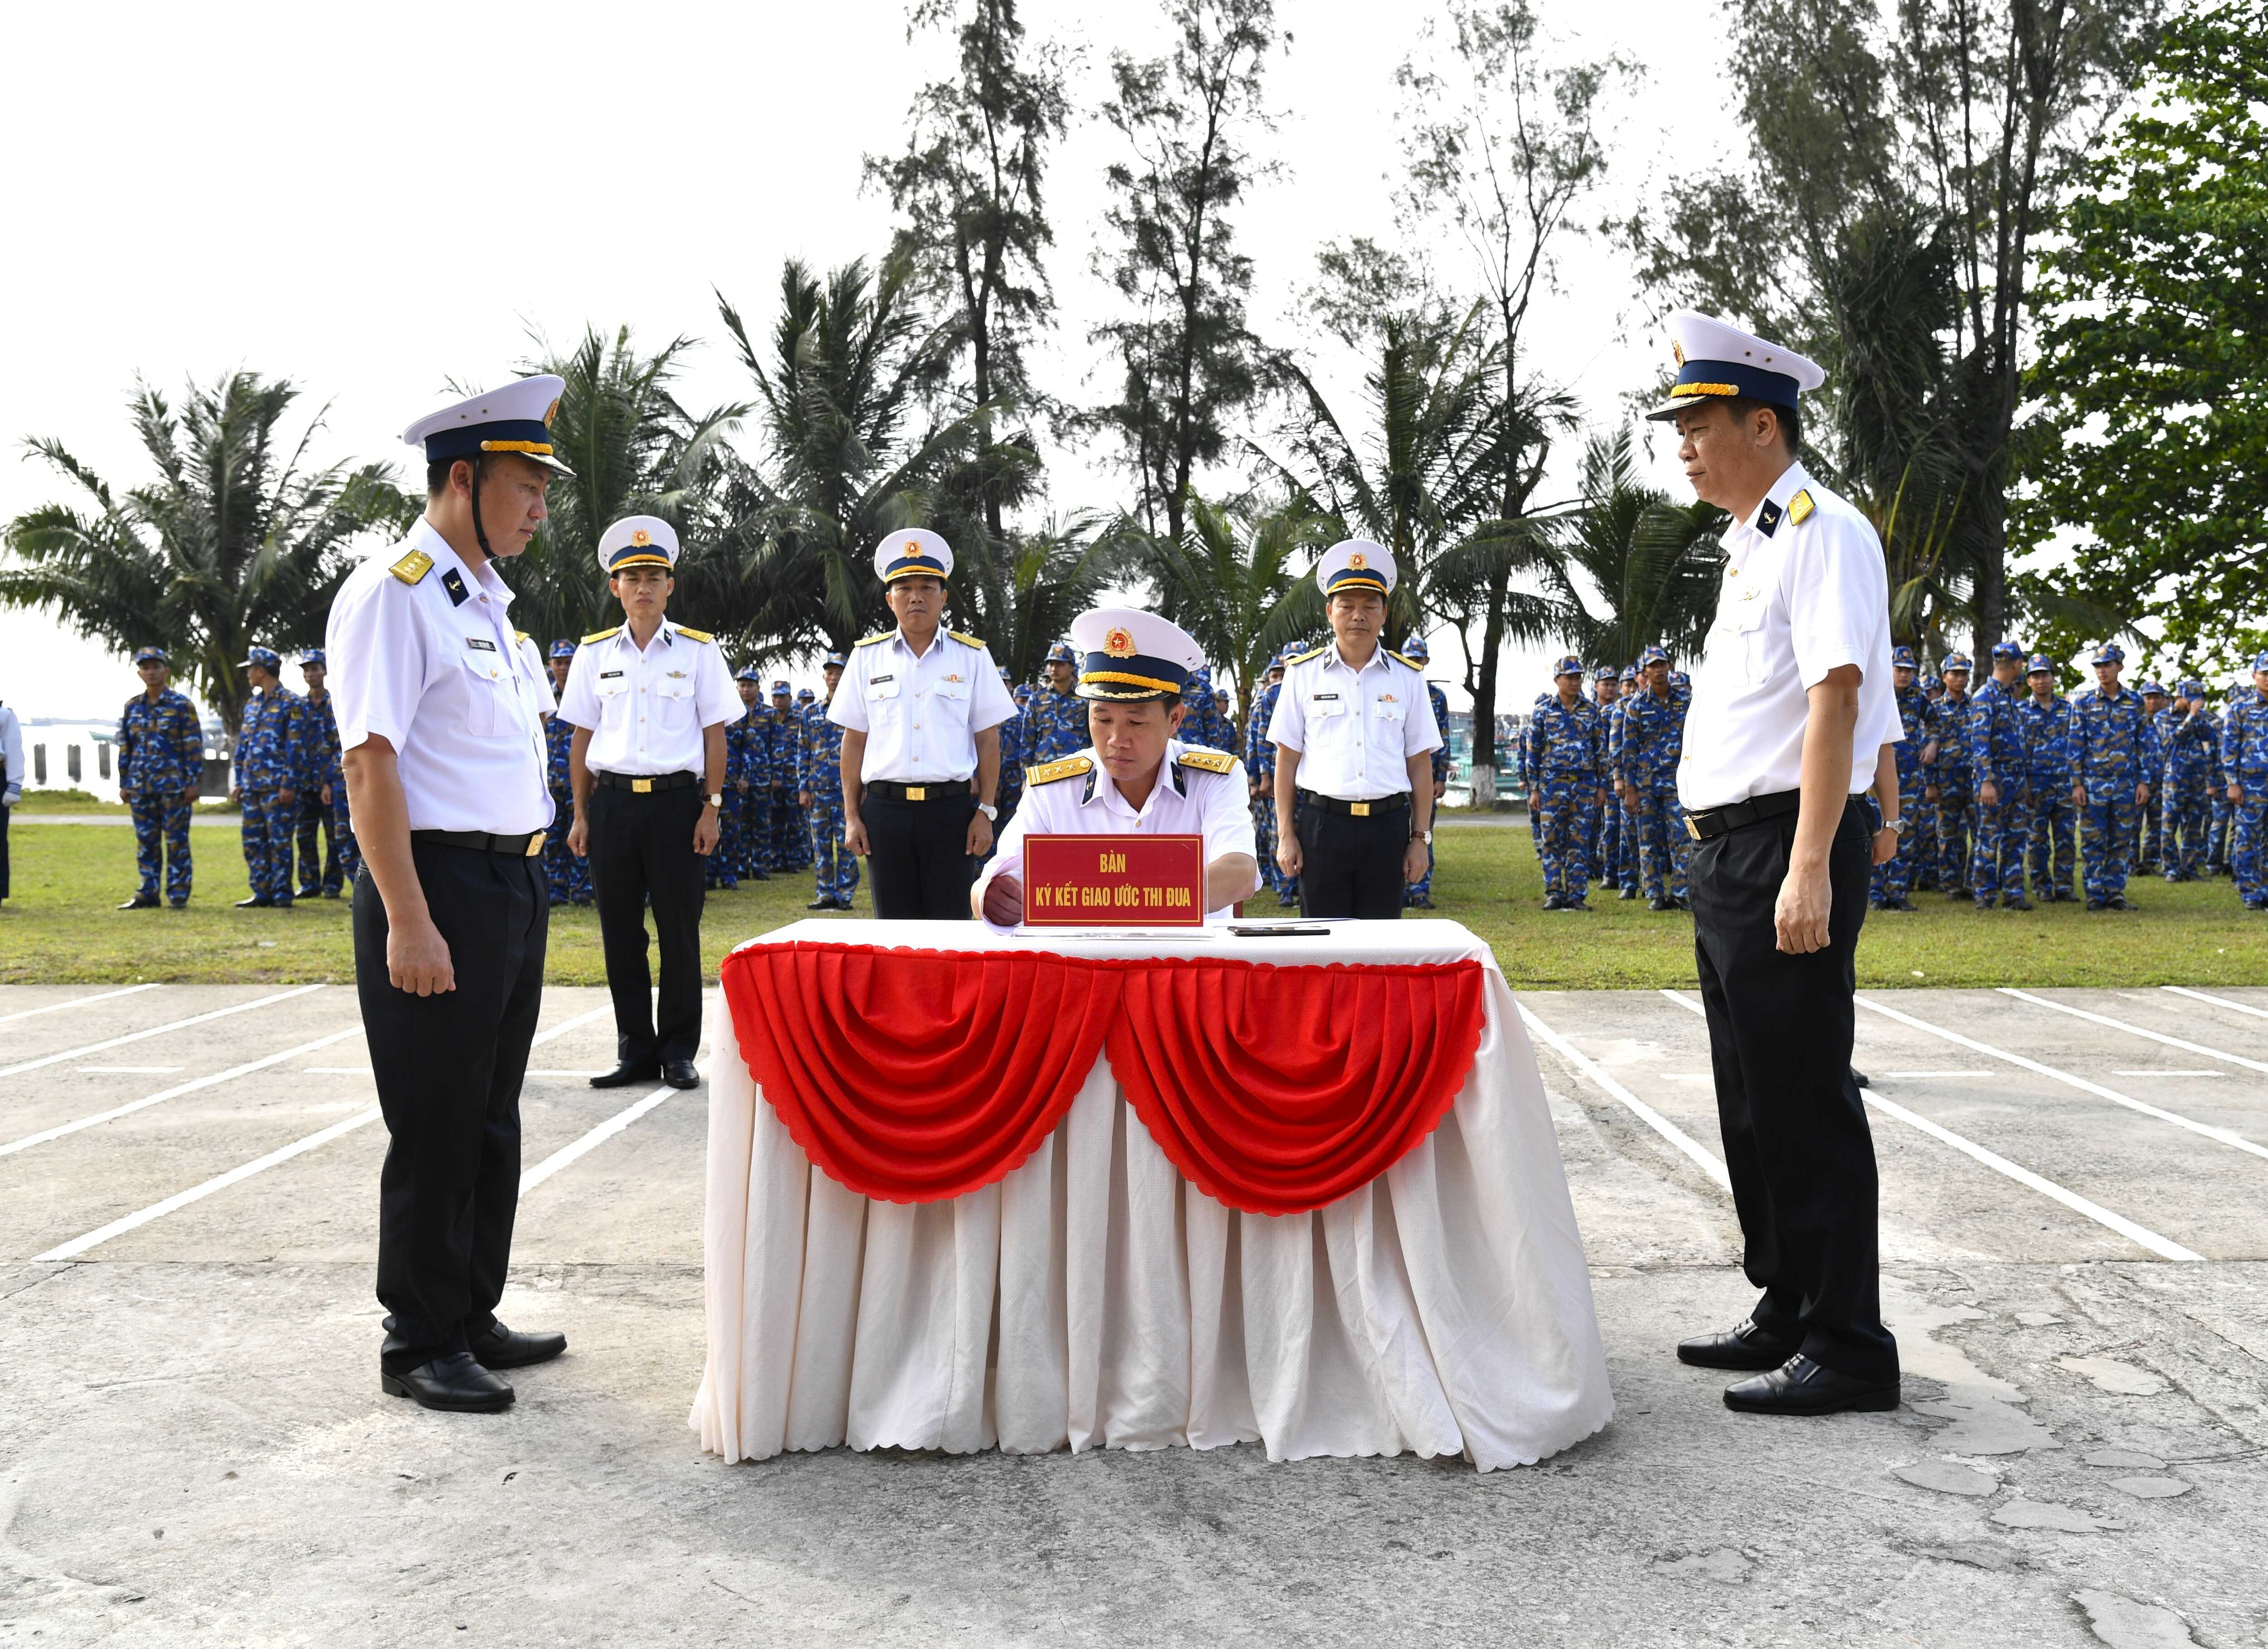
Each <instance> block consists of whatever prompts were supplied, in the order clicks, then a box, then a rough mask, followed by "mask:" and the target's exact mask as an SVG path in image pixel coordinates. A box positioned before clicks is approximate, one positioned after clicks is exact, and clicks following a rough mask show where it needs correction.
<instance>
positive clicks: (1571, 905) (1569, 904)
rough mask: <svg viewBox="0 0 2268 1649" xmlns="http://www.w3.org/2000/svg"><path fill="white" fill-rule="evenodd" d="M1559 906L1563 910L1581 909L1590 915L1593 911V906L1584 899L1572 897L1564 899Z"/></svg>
mask: <svg viewBox="0 0 2268 1649" xmlns="http://www.w3.org/2000/svg"><path fill="white" fill-rule="evenodd" d="M1559 908H1560V909H1562V910H1580V911H1581V912H1583V914H1584V915H1586V916H1588V915H1589V914H1590V911H1591V907H1590V906H1589V905H1587V904H1586V903H1585V902H1583V901H1582V900H1580V899H1576V898H1572V897H1571V898H1568V899H1566V900H1565V901H1563V902H1561V904H1560V906H1559Z"/></svg>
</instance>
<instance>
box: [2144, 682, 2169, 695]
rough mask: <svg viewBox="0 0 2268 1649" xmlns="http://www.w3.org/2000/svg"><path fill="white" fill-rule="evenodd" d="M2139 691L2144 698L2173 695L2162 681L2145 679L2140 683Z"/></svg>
mask: <svg viewBox="0 0 2268 1649" xmlns="http://www.w3.org/2000/svg"><path fill="white" fill-rule="evenodd" d="M2141 691H2142V696H2143V697H2144V698H2171V697H2173V695H2172V694H2171V693H2169V692H2167V691H2166V684H2165V683H2164V682H2163V681H2145V682H2143V683H2142V689H2141Z"/></svg>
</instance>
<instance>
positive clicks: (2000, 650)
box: [1992, 641, 2024, 663]
mask: <svg viewBox="0 0 2268 1649" xmlns="http://www.w3.org/2000/svg"><path fill="white" fill-rule="evenodd" d="M2023 657H2024V650H2023V648H2022V647H2021V646H2020V645H2019V644H2016V643H2015V642H2013V641H1996V642H1994V643H1993V644H1992V658H1993V659H1994V661H1995V662H1996V663H1997V662H1998V661H1999V660H2000V659H2015V660H2017V661H2018V662H2019V663H2021V662H2022V660H2023Z"/></svg>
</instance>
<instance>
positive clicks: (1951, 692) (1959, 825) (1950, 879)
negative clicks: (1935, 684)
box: [1922, 652, 1977, 899]
mask: <svg viewBox="0 0 2268 1649" xmlns="http://www.w3.org/2000/svg"><path fill="white" fill-rule="evenodd" d="M1939 679H1940V681H1943V682H1944V684H1945V691H1944V693H1943V694H1942V695H1941V696H1940V697H1939V699H1938V701H1937V703H1936V706H1935V710H1934V713H1933V715H1932V717H1931V718H1930V725H1929V744H1928V746H1927V747H1925V752H1924V756H1923V765H1924V766H1925V768H1926V769H1927V773H1926V783H1925V784H1924V785H1923V787H1922V796H1923V799H1925V800H1926V801H1929V802H1933V803H1934V804H1935V805H1936V808H1937V882H1938V887H1939V888H1940V891H1941V892H1943V894H1945V896H1946V897H1947V898H1948V899H1973V898H1975V897H1976V896H1977V894H1976V890H1975V889H1974V888H1972V887H1970V885H1969V865H1970V850H1971V843H1972V840H1973V837H1974V835H1975V831H1976V828H1977V782H1976V768H1975V765H1974V763H1975V759H1976V758H1975V755H1974V753H1973V751H1974V747H1973V746H1972V745H1971V743H1970V736H1969V732H1970V726H1969V725H1970V721H1971V720H1972V719H1973V718H1974V716H1975V706H1974V705H1973V704H1972V703H1970V696H1969V655H1968V654H1967V653H1965V652H1950V653H1948V654H1946V656H1945V662H1944V664H1943V665H1942V666H1940V668H1939ZM1931 750H1934V752H1935V754H1934V755H1930V754H1929V751H1931Z"/></svg>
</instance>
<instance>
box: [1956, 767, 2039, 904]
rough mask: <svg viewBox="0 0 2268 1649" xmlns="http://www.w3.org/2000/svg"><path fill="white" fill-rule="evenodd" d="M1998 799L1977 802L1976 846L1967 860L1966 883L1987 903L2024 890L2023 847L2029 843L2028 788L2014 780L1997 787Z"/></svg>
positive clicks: (2029, 803) (2010, 896)
mask: <svg viewBox="0 0 2268 1649" xmlns="http://www.w3.org/2000/svg"><path fill="white" fill-rule="evenodd" d="M1998 793H1999V798H2000V799H1999V802H1998V803H1996V804H1994V805H1993V806H1989V807H1988V806H1985V804H1984V803H1983V802H1982V801H1980V802H1978V803H1977V850H1976V851H1975V852H1974V853H1973V854H1972V855H1971V856H1970V860H1969V885H1970V887H1973V888H1975V889H1976V891H1977V903H1979V904H1990V903H1992V901H1993V900H1994V899H1995V898H1996V897H1999V896H2000V895H2003V894H2005V895H2007V897H2009V898H2011V899H2015V898H2021V896H2022V894H2023V891H2024V850H2025V848H2026V847H2027V846H2029V844H2030V843H2031V839H2032V831H2031V819H2032V804H2031V798H2030V795H2029V792H2028V791H2022V790H2020V789H2018V788H2017V787H2016V786H2014V785H2013V784H2009V785H2002V786H1999V790H1998Z"/></svg>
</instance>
